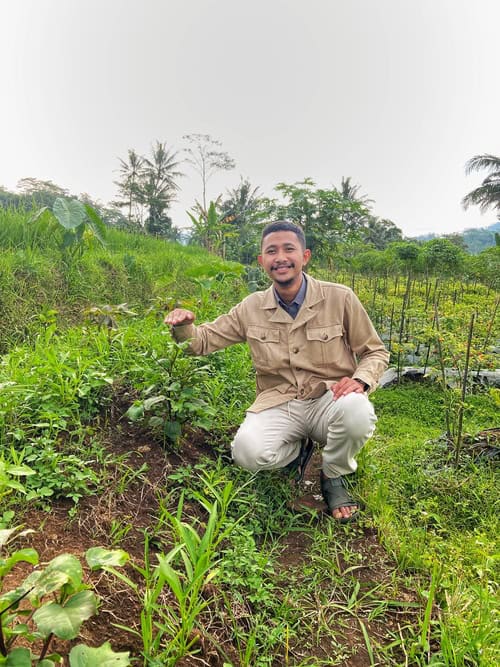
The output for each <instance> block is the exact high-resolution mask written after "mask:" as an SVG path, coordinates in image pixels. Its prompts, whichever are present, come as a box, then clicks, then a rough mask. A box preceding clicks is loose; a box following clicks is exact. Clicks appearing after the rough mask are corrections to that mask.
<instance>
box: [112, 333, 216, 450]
mask: <svg viewBox="0 0 500 667" xmlns="http://www.w3.org/2000/svg"><path fill="white" fill-rule="evenodd" d="M185 347H186V344H185V343H181V344H177V343H174V342H168V343H167V344H166V346H165V350H164V355H163V356H162V357H158V356H157V354H156V353H155V352H152V353H149V354H148V357H149V358H150V359H152V360H153V361H154V362H155V366H156V371H157V373H156V377H155V376H151V378H150V379H152V380H153V383H152V384H150V385H149V386H147V387H146V388H145V389H144V390H143V398H142V399H141V400H137V401H134V403H133V404H132V405H131V406H130V407H129V409H128V410H127V411H126V413H125V415H126V416H127V417H128V418H129V419H130V420H131V421H145V423H146V424H147V425H148V426H149V427H150V428H152V429H154V430H155V431H157V432H159V433H161V434H162V436H163V437H164V438H165V439H166V440H168V441H170V442H172V443H176V442H177V440H178V438H179V436H180V434H181V429H182V424H184V423H186V422H189V423H190V424H191V425H192V426H199V427H201V428H209V426H210V423H211V422H210V417H211V416H212V415H213V414H214V412H215V411H214V410H213V409H212V408H211V407H210V406H209V405H208V404H207V403H206V402H205V401H204V400H203V399H202V398H201V397H200V395H199V394H200V389H199V387H200V386H201V385H202V379H203V378H204V376H205V368H206V367H205V366H201V365H197V364H195V363H194V362H193V361H192V360H190V359H187V358H185V357H183V355H182V354H181V352H182V350H183V349H185Z"/></svg>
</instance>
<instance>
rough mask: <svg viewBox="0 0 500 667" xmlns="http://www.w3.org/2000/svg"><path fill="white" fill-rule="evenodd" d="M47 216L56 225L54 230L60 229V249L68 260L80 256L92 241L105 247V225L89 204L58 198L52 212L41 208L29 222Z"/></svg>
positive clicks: (46, 208)
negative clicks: (61, 233)
mask: <svg viewBox="0 0 500 667" xmlns="http://www.w3.org/2000/svg"><path fill="white" fill-rule="evenodd" d="M47 216H49V219H51V220H53V221H54V222H55V223H56V228H57V227H59V228H60V229H62V232H63V235H62V240H61V243H60V249H61V251H62V252H63V254H64V256H65V257H67V258H68V259H74V258H75V257H76V256H78V255H79V256H81V255H82V253H83V251H84V249H85V247H88V246H89V245H91V244H92V242H94V241H96V242H97V243H98V244H99V245H101V246H104V245H105V243H104V237H105V235H106V225H105V224H104V222H103V221H102V220H101V218H100V217H99V215H98V214H97V212H96V210H95V209H94V208H92V206H90V205H89V204H84V203H82V202H81V201H79V200H78V199H65V198H62V197H58V198H57V199H56V200H55V201H54V204H53V206H52V210H50V209H49V208H48V207H46V206H45V207H43V208H41V209H40V210H38V211H37V212H36V214H35V215H34V216H33V217H32V218H31V221H30V222H31V223H34V222H36V221H37V220H40V219H41V218H43V217H47Z"/></svg>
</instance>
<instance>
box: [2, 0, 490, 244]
mask: <svg viewBox="0 0 500 667" xmlns="http://www.w3.org/2000/svg"><path fill="white" fill-rule="evenodd" d="M499 25H500V2H499V1H498V0H418V1H415V0H412V1H410V0H408V1H407V0H307V1H305V0H251V1H249V0H246V1H242V0H241V1H240V0H3V2H1V4H0V82H1V93H0V95H1V98H0V99H1V103H0V185H3V186H5V187H8V188H10V189H14V188H15V186H16V184H17V182H18V180H19V179H21V178H23V177H27V176H34V177H36V178H40V179H44V180H45V179H47V180H52V181H54V182H55V183H57V184H58V185H60V186H62V187H66V188H68V189H69V190H70V191H72V192H73V193H76V194H78V193H80V192H88V193H89V194H90V195H91V196H93V197H94V198H98V199H100V200H102V201H104V202H107V201H110V200H111V199H113V197H115V196H116V187H115V186H114V184H113V180H115V179H116V178H117V169H118V158H119V157H123V158H125V157H126V155H127V150H128V149H129V148H134V149H135V150H137V151H138V152H139V153H146V152H148V150H149V147H150V145H151V144H152V143H153V141H154V140H155V139H159V140H162V141H166V142H167V144H168V145H169V146H171V147H172V148H173V149H175V150H180V149H181V148H182V147H183V142H182V136H183V135H184V134H188V133H193V132H201V133H207V134H210V135H212V137H214V138H217V139H219V140H220V141H222V143H223V148H224V149H225V150H226V151H227V152H228V153H229V154H230V155H231V156H232V157H233V158H234V159H235V160H236V163H237V166H236V169H235V170H234V171H233V172H226V173H224V174H223V175H221V176H218V177H214V178H213V179H212V181H210V182H209V192H208V195H209V197H211V198H215V197H216V196H217V195H218V194H219V193H220V192H225V190H226V188H230V187H235V186H236V185H237V184H238V182H239V179H240V176H243V177H247V178H249V179H250V181H251V183H252V184H253V185H254V186H259V187H260V190H261V193H262V194H265V195H268V196H272V195H273V187H274V186H275V185H276V184H277V183H278V182H280V181H285V182H288V183H291V182H295V181H298V180H301V179H303V178H304V177H306V176H309V177H311V178H313V179H314V180H315V181H316V183H317V184H318V186H321V187H329V186H332V185H337V186H338V185H340V181H341V178H342V176H350V177H351V178H352V181H353V182H354V183H356V184H359V185H360V186H361V192H362V193H363V194H366V195H368V196H369V197H370V198H372V199H373V200H375V205H374V212H375V213H376V214H377V215H379V216H381V217H385V218H390V219H391V220H393V221H394V222H395V223H396V224H397V225H398V226H399V227H400V228H401V229H402V230H403V232H404V233H405V234H406V235H408V236H412V235H417V234H422V233H426V232H435V233H447V232H452V231H459V230H463V229H464V228H467V227H484V226H487V225H490V224H492V223H493V222H495V219H496V218H495V215H494V213H493V212H490V213H487V214H485V215H483V216H481V215H480V214H479V211H478V210H477V209H476V210H470V211H469V212H467V213H465V212H464V211H463V210H462V208H461V205H460V201H461V199H462V197H463V196H464V195H465V194H466V193H467V192H468V191H469V190H471V189H472V188H473V187H475V186H476V185H477V184H479V183H480V181H481V180H482V178H481V176H480V175H476V176H469V177H466V176H465V174H464V164H465V162H466V161H467V160H468V159H469V158H470V157H472V156H473V155H477V154H480V153H493V154H495V155H499V154H500V85H499V82H500V79H499V72H500V55H499V53H500V51H499V49H498V27H499ZM186 172H187V176H186V177H185V178H184V179H183V181H182V191H181V193H180V195H179V201H178V203H177V204H176V205H175V206H174V208H173V210H172V214H173V218H174V224H175V225H176V226H179V227H184V226H187V224H188V218H187V216H186V214H185V210H186V209H187V208H189V207H190V206H192V205H193V203H194V200H195V198H200V190H201V186H200V183H199V177H198V176H197V175H196V174H195V173H193V172H192V171H189V169H188V167H187V166H186Z"/></svg>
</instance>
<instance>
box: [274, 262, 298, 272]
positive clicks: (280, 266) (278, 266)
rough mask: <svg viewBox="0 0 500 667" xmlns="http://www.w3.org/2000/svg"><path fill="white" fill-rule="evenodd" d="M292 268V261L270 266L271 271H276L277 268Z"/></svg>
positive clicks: (293, 266) (293, 265)
mask: <svg viewBox="0 0 500 667" xmlns="http://www.w3.org/2000/svg"><path fill="white" fill-rule="evenodd" d="M283 268H285V269H294V268H295V264H294V263H293V262H290V263H287V264H273V266H271V271H277V270H278V269H283Z"/></svg>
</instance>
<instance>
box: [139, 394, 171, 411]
mask: <svg viewBox="0 0 500 667" xmlns="http://www.w3.org/2000/svg"><path fill="white" fill-rule="evenodd" d="M165 400H166V396H162V395H160V396H152V397H151V398H146V400H145V401H144V409H145V410H151V408H152V407H153V405H156V404H157V403H163V402H164V401H165Z"/></svg>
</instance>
